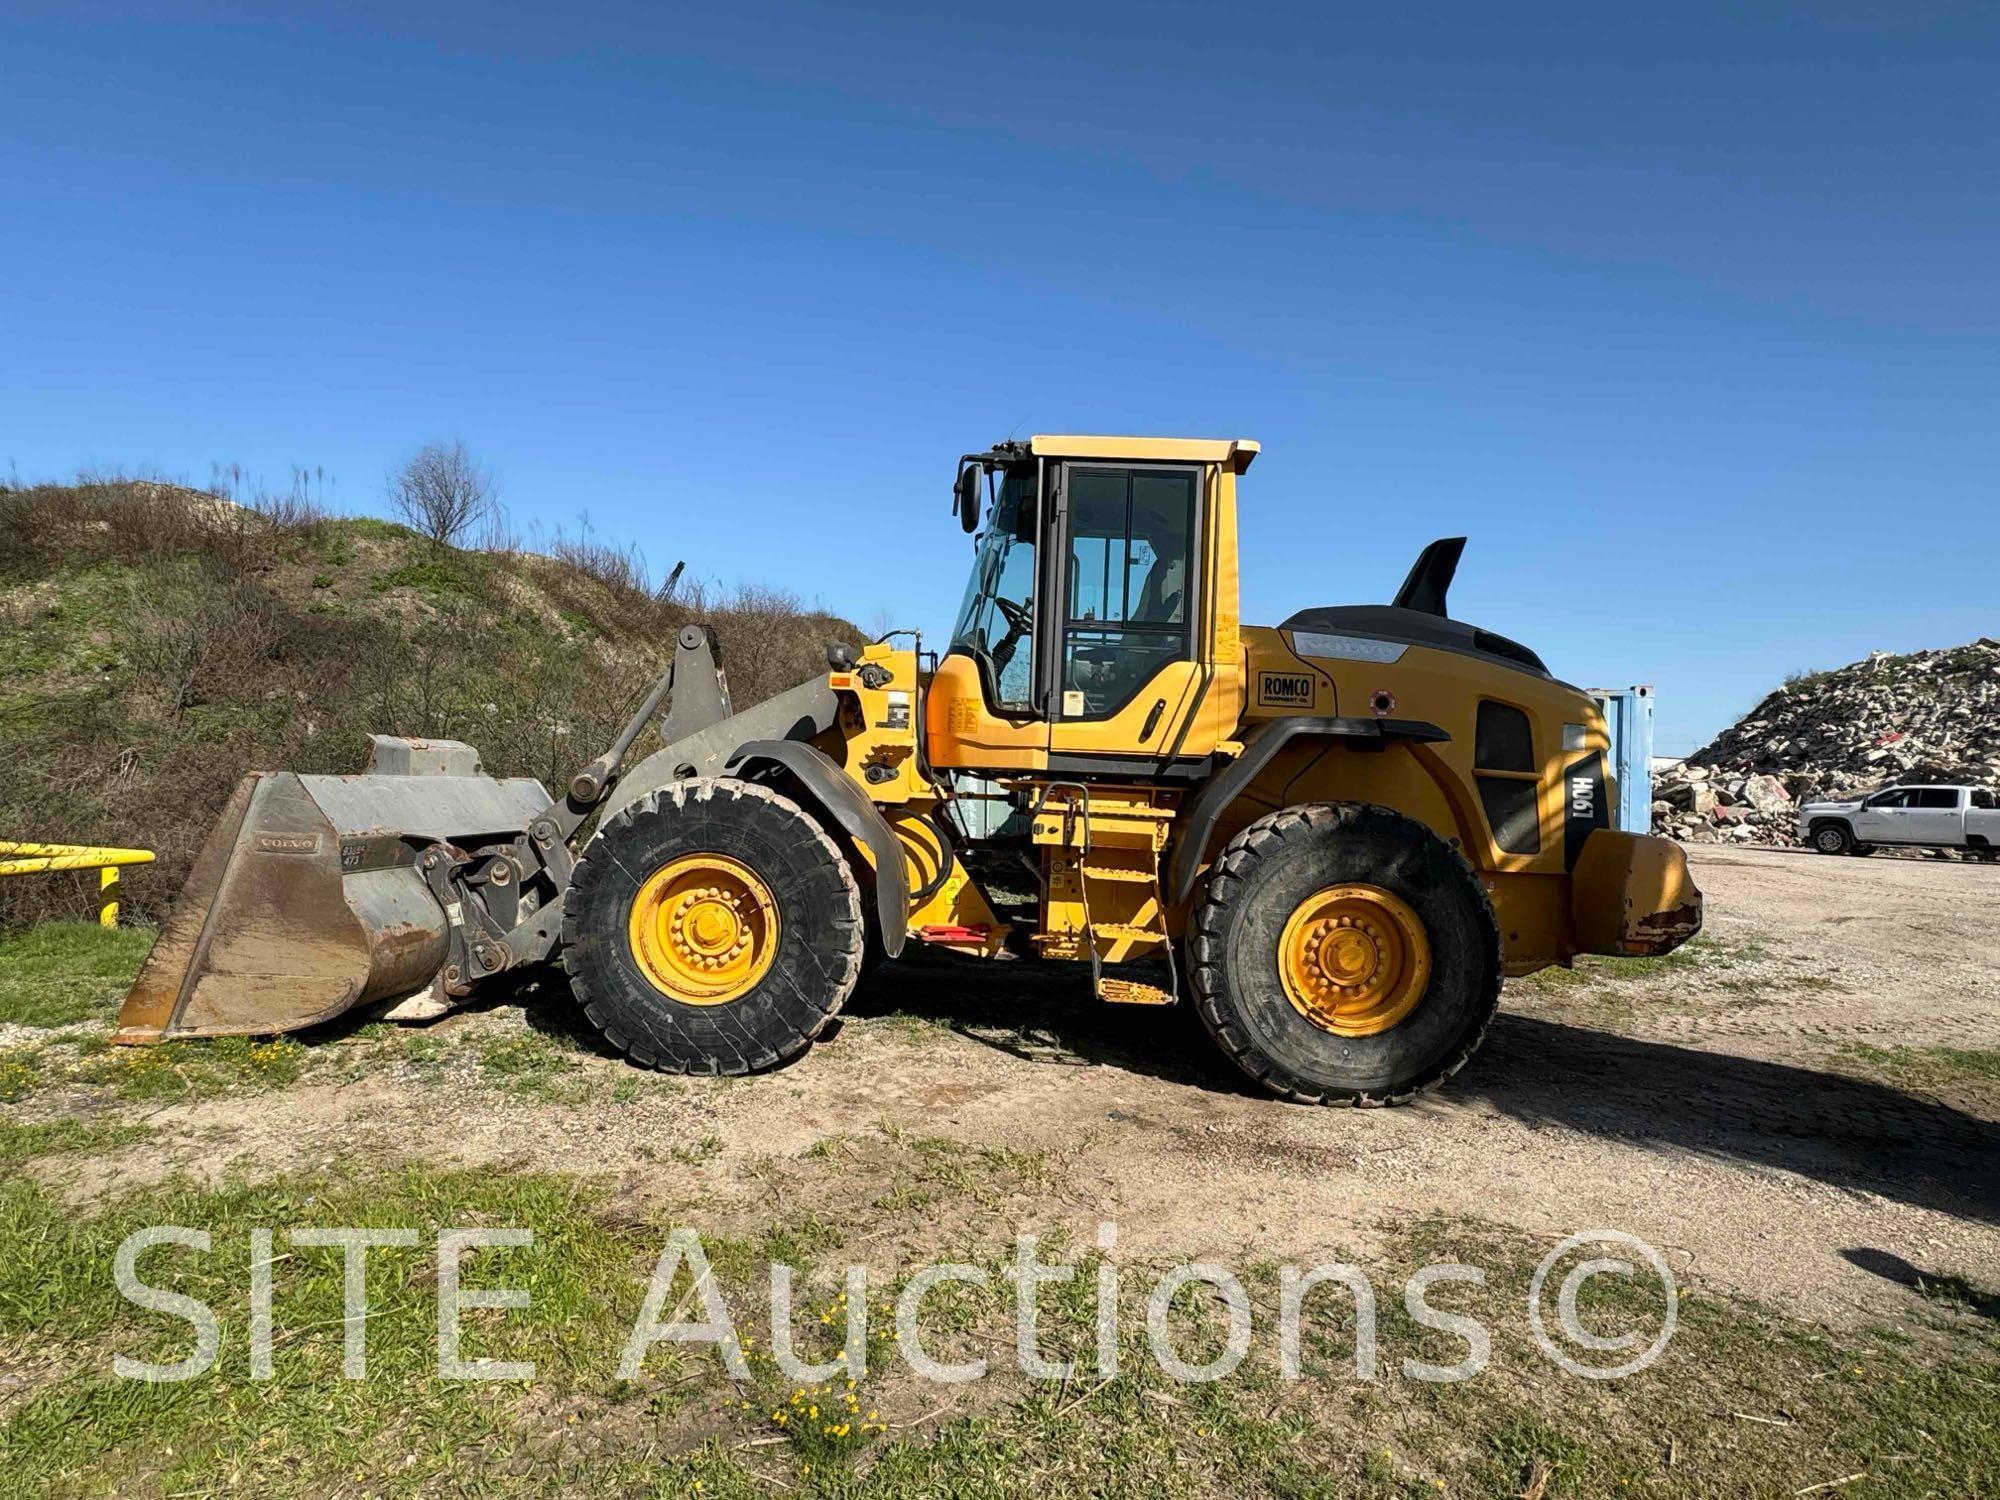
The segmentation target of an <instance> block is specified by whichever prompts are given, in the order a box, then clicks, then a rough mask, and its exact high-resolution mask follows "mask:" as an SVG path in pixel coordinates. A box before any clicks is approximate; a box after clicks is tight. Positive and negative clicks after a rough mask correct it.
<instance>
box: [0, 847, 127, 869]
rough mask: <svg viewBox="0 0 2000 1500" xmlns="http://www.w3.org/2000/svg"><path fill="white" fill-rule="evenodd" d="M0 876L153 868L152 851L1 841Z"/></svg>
mask: <svg viewBox="0 0 2000 1500" xmlns="http://www.w3.org/2000/svg"><path fill="white" fill-rule="evenodd" d="M0 854H6V855H14V856H16V857H15V858H12V859H0V875H44V874H47V873H48V872H49V871H51V870H96V869H101V868H103V867H104V866H106V865H150V864H151V863H152V862H153V851H152V850H150V849H100V848H93V847H92V846H90V845H88V844H20V843H14V842H12V841H10V840H8V839H0Z"/></svg>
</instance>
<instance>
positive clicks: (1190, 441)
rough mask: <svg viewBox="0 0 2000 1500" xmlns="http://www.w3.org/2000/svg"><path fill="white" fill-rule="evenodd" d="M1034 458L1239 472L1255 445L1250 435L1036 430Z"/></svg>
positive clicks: (1032, 448)
mask: <svg viewBox="0 0 2000 1500" xmlns="http://www.w3.org/2000/svg"><path fill="white" fill-rule="evenodd" d="M1028 451H1029V452H1030V453H1032V454H1034V455H1035V457H1037V458H1126V459H1135V460H1137V461H1139V462H1142V463H1144V462H1150V463H1169V464H1228V465H1229V467H1230V468H1231V469H1233V470H1235V472H1237V473H1238V474H1241V473H1242V472H1243V471H1244V470H1245V469H1247V468H1249V467H1250V461H1251V460H1252V459H1253V458H1255V457H1256V456H1257V454H1258V451H1259V449H1258V445H1257V444H1256V443H1254V442H1252V441H1251V440H1250V439H1249V438H1157V437H1085V436H1080V435H1077V434H1058V435H1053V436H1052V435H1050V434H1047V433H1037V434H1036V435H1035V436H1034V437H1032V438H1030V439H1029V440H1028Z"/></svg>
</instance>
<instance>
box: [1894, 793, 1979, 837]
mask: <svg viewBox="0 0 2000 1500" xmlns="http://www.w3.org/2000/svg"><path fill="white" fill-rule="evenodd" d="M1964 796H1965V793H1964V792H1962V791H1960V790H1959V789H1958V788H1957V787H1955V786H1920V787H1918V788H1916V791H1915V794H1914V795H1913V796H1912V797H1911V798H1910V811H1909V813H1908V815H1907V822H1908V825H1909V830H1910V831H1909V832H1908V833H1907V834H1905V835H1904V837H1906V838H1910V839H1914V840H1916V841H1917V842H1918V843H1920V844H1962V843H1964V842H1965V813H1964V811H1963V809H1962V808H1961V807H1960V806H1959V803H1960V801H1961V799H1963V797H1964Z"/></svg>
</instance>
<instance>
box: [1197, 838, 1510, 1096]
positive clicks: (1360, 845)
mask: <svg viewBox="0 0 2000 1500" xmlns="http://www.w3.org/2000/svg"><path fill="white" fill-rule="evenodd" d="M1349 887H1360V888H1363V889H1370V888H1372V889H1375V890H1378V891H1381V892H1386V893H1387V895H1388V896H1389V897H1390V898H1392V902H1391V903H1390V908H1391V909H1393V908H1395V907H1400V908H1401V909H1402V911H1403V912H1404V914H1405V915H1406V916H1408V917H1413V918H1414V919H1415V921H1416V922H1417V923H1418V924H1419V925H1420V927H1421V932H1422V939H1423V944H1424V948H1425V949H1426V951H1427V956H1428V961H1429V969H1428V978H1427V980H1426V981H1425V982H1424V983H1423V986H1422V990H1421V993H1420V994H1419V995H1418V996H1417V997H1416V999H1415V1002H1414V1005H1413V1007H1412V1008H1410V1009H1409V1010H1407V1012H1405V1013H1403V1014H1401V1015H1400V1016H1399V1017H1398V1018H1397V1019H1395V1020H1394V1021H1393V1022H1392V1023H1391V1024H1389V1025H1387V1026H1386V1028H1385V1029H1381V1030H1378V1031H1375V1032H1373V1033H1372V1034H1367V1035H1353V1034H1337V1033H1336V1032H1335V1031H1333V1030H1329V1029H1327V1027H1326V1026H1324V1025H1322V1024H1318V1023H1316V1022H1315V1021H1313V1020H1312V1019H1310V1018H1308V1016H1307V1015H1306V1013H1305V1012H1304V1011H1303V1010H1302V1009H1301V1008H1300V1007H1299V1005H1298V1004H1297V1003H1295V1002H1294V1000H1293V999H1292V998H1291V994H1290V993H1288V989H1287V984H1288V981H1287V979H1286V977H1285V975H1284V973H1282V972H1281V970H1282V969H1283V967H1284V964H1285V959H1284V957H1283V955H1282V953H1281V946H1282V944H1283V942H1284V941H1286V940H1287V939H1288V935H1289V934H1290V933H1291V932H1292V931H1293V927H1292V925H1291V924H1292V923H1293V922H1294V919H1295V914H1296V913H1298V912H1300V911H1301V910H1304V909H1307V908H1308V907H1309V905H1310V903H1312V902H1314V901H1315V900H1318V899H1320V898H1321V897H1322V896H1323V895H1324V893H1325V892H1327V891H1328V890H1329V889H1331V888H1349ZM1188 946H1189V950H1190V954H1191V958H1192V962H1191V964H1190V974H1189V989H1190V990H1191V991H1192V993H1193V996H1194V1002H1195V1009H1196V1011H1197V1012H1198V1013H1199V1014H1200V1016H1201V1019H1202V1023H1203V1024H1204V1025H1205V1026H1206V1027H1207V1028H1208V1032H1209V1034H1210V1035H1211V1036H1212V1037H1214V1038H1215V1041H1216V1043H1217V1045H1219V1046H1220V1047H1221V1048H1222V1050H1223V1051H1224V1052H1225V1053H1226V1054H1228V1056H1229V1057H1230V1058H1231V1059H1232V1060H1233V1061H1234V1062H1235V1063H1236V1065H1237V1066H1238V1067H1240V1068H1242V1069H1243V1071H1244V1072H1245V1073H1247V1074H1249V1075H1250V1076H1251V1077H1252V1078H1254V1079H1256V1080H1257V1081H1258V1082H1259V1083H1260V1084H1262V1085H1263V1086H1264V1087H1265V1088H1267V1089H1269V1090H1270V1091H1271V1092H1272V1093H1274V1094H1278V1095H1281V1096H1283V1097H1284V1098H1287V1099H1295V1100H1298V1101H1300V1102H1302V1103H1312V1104H1346V1105H1364V1106H1365V1105H1380V1104H1400V1103H1403V1102H1405V1101H1406V1100H1409V1099H1412V1098H1414V1097H1415V1096H1416V1095H1418V1094H1420V1093H1422V1092H1424V1091H1425V1090H1427V1089H1431V1088H1434V1087H1436V1086H1437V1085H1438V1084H1439V1083H1441V1082H1443V1081H1444V1080H1445V1079H1446V1078H1449V1077H1450V1076H1451V1075H1452V1074H1453V1073H1456V1072H1457V1071H1458V1070H1459V1069H1460V1068H1461V1067H1463V1066H1464V1065H1465V1062H1466V1060H1467V1059H1468V1058H1470V1057H1471V1056H1472V1054H1473V1053H1474V1052H1475V1051H1477V1050H1478V1048H1479V1044H1480V1041H1481V1040H1482V1039H1483V1038H1484V1037H1485V1035H1486V1028H1487V1026H1488V1025H1489V1024H1490V1023H1491V1021H1492V1019H1493V1013H1494V1011H1495V1010H1496V1009H1497V1008H1498V1006H1499V1003H1500V981H1501V959H1500V926H1499V923H1498V921H1497V920H1496V919H1495V917H1494V914H1493V906H1492V903H1491V902H1489V901H1488V900H1487V899H1486V892H1485V890H1484V889H1483V888H1482V887H1481V885H1480V883H1479V877H1478V876H1477V875H1476V874H1474V873H1473V870H1472V867H1471V866H1470V865H1468V864H1467V863H1466V862H1465V860H1464V859H1463V858H1462V857H1461V856H1460V855H1459V853H1458V851H1457V850H1455V849H1453V848H1452V847H1451V846H1450V845H1449V844H1447V843H1445V841H1444V840H1443V839H1441V838H1439V837H1438V836H1437V835H1436V834H1435V833H1433V832H1431V830H1430V829H1428V828H1426V827H1425V826H1424V825H1423V824H1422V823H1419V822H1417V821H1416V820H1414V819H1412V818H1407V817H1404V816H1403V815H1402V814H1401V813H1398V812H1394V811H1392V810H1391V809H1389V808H1386V807H1374V806H1369V805H1365V804H1361V803H1316V804H1311V805H1308V806H1303V807H1293V808H1286V809H1285V810H1283V811H1281V812H1275V813H1272V814H1270V815H1269V816H1268V817H1265V818H1260V819H1259V820H1258V821H1257V822H1255V823H1252V824H1251V825H1250V826H1249V827H1248V828H1245V829H1244V830H1243V831H1242V832H1241V833H1239V834H1237V836H1236V837H1235V838H1233V839H1231V840H1230V842H1229V844H1228V846H1227V847H1226V848H1225V849H1224V850H1223V851H1222V855H1221V857H1220V858H1219V859H1217V861H1216V863H1215V867H1214V870H1213V871H1212V872H1211V874H1210V877H1209V883H1208V890H1207V893H1206V895H1205V897H1204V898H1203V900H1202V903H1201V906H1200V907H1199V908H1198V909H1197V911H1196V913H1195V917H1194V921H1193V923H1192V926H1191V935H1190V942H1189V945H1188Z"/></svg>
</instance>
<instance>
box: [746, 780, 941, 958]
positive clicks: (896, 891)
mask: <svg viewBox="0 0 2000 1500" xmlns="http://www.w3.org/2000/svg"><path fill="white" fill-rule="evenodd" d="M761 767H777V768H781V769H783V770H785V771H787V772H789V773H790V774H791V776H792V778H793V779H794V780H796V781H797V782H798V783H799V785H800V786H801V787H802V788H803V789H804V791H805V793H806V795H807V796H808V797H810V798H811V799H812V800H813V801H814V802H815V803H817V804H818V808H819V810H820V811H821V812H822V813H824V814H825V815H826V816H828V817H830V818H832V819H833V821H834V822H835V823H837V824H839V825H840V828H841V830H842V831H843V832H844V833H846V834H847V835H848V836H849V837H850V838H852V839H853V840H854V841H855V842H856V843H858V844H860V845H862V847H864V848H865V849H866V850H867V851H868V857H869V859H870V861H871V862H872V863H873V864H874V866H875V918H876V925H877V926H878V927H879V928H880V929H881V932H882V949H883V951H884V952H885V953H887V954H888V955H889V957H891V958H894V957H895V956H896V955H897V954H898V953H901V952H902V951H903V939H904V938H905V937H907V936H908V935H909V931H910V882H909V877H908V876H907V875H906V874H905V873H904V869H903V845H902V841H901V840H899V839H898V838H897V837H896V830H895V829H893V828H891V827H890V826H889V820H888V819H887V818H885V817H883V816H882V814H881V812H880V811H879V810H877V808H876V806H875V804H874V803H872V802H870V801H869V800H868V796H867V794H866V793H865V792H863V791H862V790H861V788H860V787H859V786H858V785H856V784H855V782H854V780H853V778H852V777H850V776H848V775H847V774H846V773H845V772H844V771H842V770H841V769H840V767H839V766H837V765H835V764H834V763H833V761H832V760H830V759H829V758H828V757H827V755H826V753H825V752H824V751H822V750H820V749H818V748H817V747H816V746H813V745H808V744H806V743H805V742H804V741H802V740H751V741H750V742H749V743H748V744H746V745H741V746H739V747H738V748H737V749H736V751H735V752H734V753H733V754H732V755H731V756H730V757H729V760H728V765H727V770H728V773H729V774H730V775H732V776H746V777H747V776H749V775H751V774H753V773H754V772H756V771H757V770H758V769H759V768H761Z"/></svg>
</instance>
